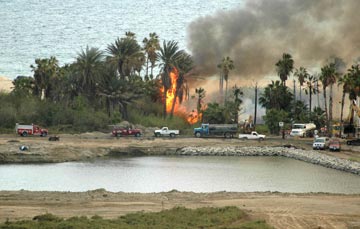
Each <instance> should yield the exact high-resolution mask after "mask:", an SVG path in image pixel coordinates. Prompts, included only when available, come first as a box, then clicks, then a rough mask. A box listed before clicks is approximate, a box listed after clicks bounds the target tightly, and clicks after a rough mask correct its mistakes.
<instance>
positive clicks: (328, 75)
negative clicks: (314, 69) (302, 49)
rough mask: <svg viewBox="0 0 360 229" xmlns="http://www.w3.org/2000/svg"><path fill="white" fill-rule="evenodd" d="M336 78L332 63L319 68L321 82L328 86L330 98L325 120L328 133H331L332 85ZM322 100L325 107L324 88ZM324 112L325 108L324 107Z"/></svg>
mask: <svg viewBox="0 0 360 229" xmlns="http://www.w3.org/2000/svg"><path fill="white" fill-rule="evenodd" d="M337 76H338V73H337V71H336V68H335V64H334V63H330V64H328V65H325V66H324V67H322V68H321V77H322V79H321V81H322V83H323V85H324V84H325V85H327V86H330V93H329V94H330V96H329V115H328V118H327V125H328V128H329V132H330V133H331V124H332V106H333V97H332V94H333V85H334V84H335V83H336V78H337ZM324 99H325V106H326V88H324ZM325 112H326V107H325Z"/></svg>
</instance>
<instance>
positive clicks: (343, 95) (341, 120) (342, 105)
mask: <svg viewBox="0 0 360 229" xmlns="http://www.w3.org/2000/svg"><path fill="white" fill-rule="evenodd" d="M345 95H346V94H345V92H344V91H343V94H342V97H341V112H340V125H342V122H343V115H344V103H345Z"/></svg>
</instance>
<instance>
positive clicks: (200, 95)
mask: <svg viewBox="0 0 360 229" xmlns="http://www.w3.org/2000/svg"><path fill="white" fill-rule="evenodd" d="M205 93H206V91H205V89H204V88H201V87H199V88H195V94H196V95H197V103H196V104H197V105H196V109H197V114H198V116H199V115H200V112H201V102H202V100H203V99H204V98H205ZM201 117H203V116H202V115H201ZM201 121H202V120H201Z"/></svg>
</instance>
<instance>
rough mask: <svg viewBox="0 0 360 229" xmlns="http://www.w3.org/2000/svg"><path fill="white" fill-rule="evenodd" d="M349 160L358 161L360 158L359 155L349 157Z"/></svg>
mask: <svg viewBox="0 0 360 229" xmlns="http://www.w3.org/2000/svg"><path fill="white" fill-rule="evenodd" d="M349 161H355V162H360V158H359V157H350V158H349Z"/></svg>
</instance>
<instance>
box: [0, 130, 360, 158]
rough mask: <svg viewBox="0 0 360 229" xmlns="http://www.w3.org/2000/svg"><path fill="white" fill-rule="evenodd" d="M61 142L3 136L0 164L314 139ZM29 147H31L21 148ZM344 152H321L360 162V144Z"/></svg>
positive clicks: (106, 137) (307, 144)
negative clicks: (21, 148)
mask: <svg viewBox="0 0 360 229" xmlns="http://www.w3.org/2000/svg"><path fill="white" fill-rule="evenodd" d="M59 137H60V141H48V138H41V137H26V138H24V137H19V136H15V135H0V163H45V162H49V163H51V162H66V161H79V160H88V159H93V158H96V157H104V156H109V155H135V156H136V155H155V154H157V155H164V154H169V153H171V152H175V151H176V150H179V149H181V148H183V147H187V146H194V147H197V146H198V147H205V146H206V147H227V146H245V147H246V146H259V147H262V146H285V147H289V146H293V147H297V148H301V149H306V150H311V149H312V147H311V146H312V139H285V140H283V139H281V138H276V137H273V138H269V139H267V140H265V141H251V140H239V139H224V138H193V137H177V138H154V137H151V136H150V137H140V138H135V137H122V138H114V137H111V136H110V134H104V133H85V134H80V135H67V134H64V135H60V136H59ZM21 146H26V147H27V148H28V150H24V151H22V150H20V147H21ZM342 148H343V150H342V151H341V152H336V153H333V152H329V151H318V152H319V153H322V154H327V155H331V156H335V157H338V158H342V159H350V160H358V161H360V147H357V146H347V145H346V144H343V145H342Z"/></svg>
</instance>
